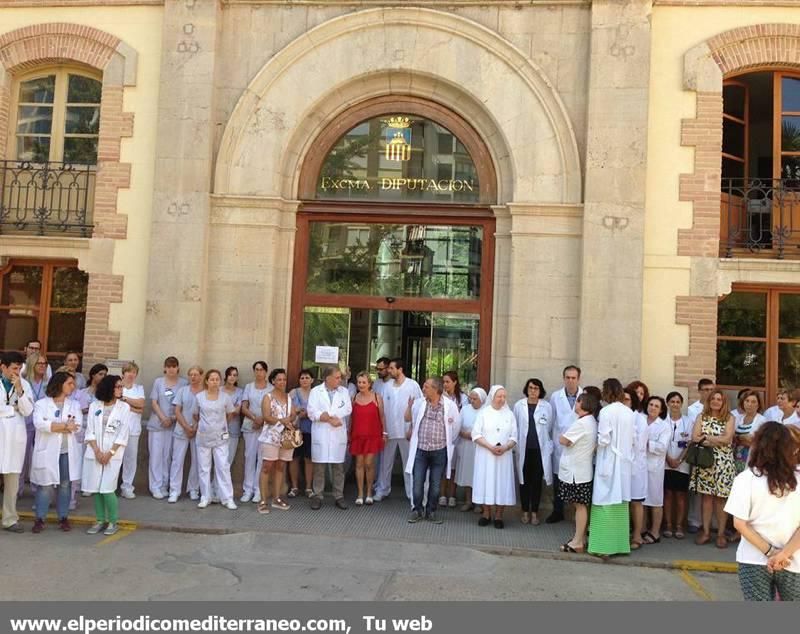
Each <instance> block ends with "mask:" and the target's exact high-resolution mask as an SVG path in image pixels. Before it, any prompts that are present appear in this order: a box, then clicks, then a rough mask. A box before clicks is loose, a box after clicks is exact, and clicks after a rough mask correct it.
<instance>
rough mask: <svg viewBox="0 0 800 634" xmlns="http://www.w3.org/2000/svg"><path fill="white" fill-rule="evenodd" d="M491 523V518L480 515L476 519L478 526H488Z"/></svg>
mask: <svg viewBox="0 0 800 634" xmlns="http://www.w3.org/2000/svg"><path fill="white" fill-rule="evenodd" d="M491 523H492V520H490V519H489V518H488V517H483V516H481V518H480V519H479V520H478V526H489V524H491Z"/></svg>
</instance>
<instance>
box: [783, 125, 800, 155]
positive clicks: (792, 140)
mask: <svg viewBox="0 0 800 634" xmlns="http://www.w3.org/2000/svg"><path fill="white" fill-rule="evenodd" d="M781 149H782V150H783V151H784V152H800V117H783V122H782V125H781Z"/></svg>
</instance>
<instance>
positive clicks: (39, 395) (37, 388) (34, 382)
mask: <svg viewBox="0 0 800 634" xmlns="http://www.w3.org/2000/svg"><path fill="white" fill-rule="evenodd" d="M47 368H48V365H47V357H46V356H44V354H42V353H41V352H32V353H31V354H29V355H28V358H27V359H25V371H24V372H22V373H21V376H22V378H23V379H25V380H26V381H27V382H28V383H30V385H31V389H32V390H33V392H32V394H31V400H32V401H33V402H34V403H36V401H40V400H41V399H43V398H46V396H47V395H46V391H47V382H48V380H49V379H48V377H47ZM25 431H26V433H27V435H28V439H27V443H26V445H25V462H24V463H23V465H22V473H21V474H20V476H19V489H18V492H17V497H22V493H23V491H24V490H25V476H26V475H29V474H30V471H31V458H32V456H33V441H34V438H35V436H36V427H35V426H34V424H33V414H31V415H30V416H26V417H25ZM31 489H33V493H34V494H35V493H36V485H35V484H33V483H32V482H31ZM73 508H75V507H74V506H73Z"/></svg>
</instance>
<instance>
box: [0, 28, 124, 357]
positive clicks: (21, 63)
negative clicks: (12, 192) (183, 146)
mask: <svg viewBox="0 0 800 634" xmlns="http://www.w3.org/2000/svg"><path fill="white" fill-rule="evenodd" d="M119 44H120V39H119V38H117V37H115V36H113V35H111V34H109V33H105V32H103V31H99V30H98V29H95V28H92V27H90V26H85V25H80V24H67V23H48V24H35V25H31V26H27V27H23V28H20V29H16V30H14V31H11V32H9V33H5V34H3V35H0V63H2V65H3V67H4V69H5V76H4V77H3V81H0V130H7V129H8V120H9V104H10V93H9V87H10V86H11V85H12V82H13V77H14V74H16V73H21V72H26V71H28V70H31V69H34V68H39V67H42V66H47V65H50V64H55V63H63V62H65V61H72V62H80V63H83V64H86V65H88V66H90V67H92V68H95V69H97V70H99V71H101V72H102V71H104V70H105V68H106V67H107V66H108V64H109V62H111V60H112V59H113V57H114V55H115V54H116V49H117V47H118V46H119ZM132 134H133V115H132V114H131V113H126V112H124V111H123V87H122V86H121V85H117V84H115V83H113V82H112V81H110V80H108V78H107V77H106V76H105V75H104V78H103V93H102V101H101V105H100V131H99V139H98V157H97V179H96V184H95V196H94V211H93V223H94V232H93V237H92V239H100V238H112V239H117V240H123V239H125V237H126V235H127V216H126V215H124V214H120V213H118V208H117V200H118V193H119V190H120V189H125V188H128V187H130V175H131V166H130V164H128V163H122V162H120V154H121V142H122V139H123V138H125V137H130V136H132ZM0 138H3V139H4V137H2V136H0ZM7 150H8V151H10V150H11V148H7V147H6V143H5V140H4V141H3V142H2V143H0V157H6V156H8V154H7V153H6V152H7ZM111 265H112V262H111V261H109V262H108V263H107V272H106V271H103V272H90V273H89V289H88V298H87V305H86V330H85V336H84V364H85V365H87V366H89V365H91V364H93V363H96V362H99V361H103V360H105V359H115V358H117V357H118V356H119V333H118V332H112V331H111V330H109V316H110V313H111V304H112V303H119V302H122V287H123V277H122V276H118V275H111Z"/></svg>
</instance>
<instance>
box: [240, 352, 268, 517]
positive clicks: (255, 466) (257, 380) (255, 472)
mask: <svg viewBox="0 0 800 634" xmlns="http://www.w3.org/2000/svg"><path fill="white" fill-rule="evenodd" d="M268 374H269V366H268V365H267V362H266V361H256V362H255V363H254V364H253V377H254V380H253V381H252V382H251V383H248V384H247V385H245V386H244V393H243V394H242V417H243V418H242V426H241V430H242V436H244V483H243V484H242V487H243V489H244V490H243V491H242V497H241V498H240V499H239V501H240V502H253V503H254V504H258V503H259V502H261V492H260V490H259V484H258V483H259V478H260V474H261V456H260V454H259V451H260V449H259V447H260V445H259V442H258V437H259V435H260V434H261V428H262V427H263V425H264V418H263V416H261V404H262V402H263V400H264V397H265V396H266V395H267V394H269V393H270V392H271V391H272V385H270V383H269V381H267V375H268Z"/></svg>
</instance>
